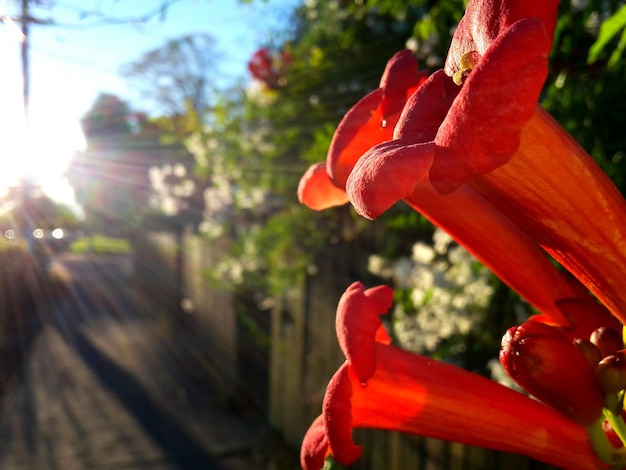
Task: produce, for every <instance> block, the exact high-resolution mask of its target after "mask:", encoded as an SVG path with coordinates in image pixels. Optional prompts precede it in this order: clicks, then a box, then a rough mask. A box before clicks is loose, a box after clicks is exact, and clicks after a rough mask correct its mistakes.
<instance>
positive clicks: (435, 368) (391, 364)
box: [301, 283, 600, 469]
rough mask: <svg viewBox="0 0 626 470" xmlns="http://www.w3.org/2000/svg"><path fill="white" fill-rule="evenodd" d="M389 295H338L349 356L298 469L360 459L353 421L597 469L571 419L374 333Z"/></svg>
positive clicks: (353, 290) (340, 331)
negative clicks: (326, 461) (385, 341)
mask: <svg viewBox="0 0 626 470" xmlns="http://www.w3.org/2000/svg"><path fill="white" fill-rule="evenodd" d="M391 299H392V291H391V289H389V288H387V287H384V286H380V287H377V288H374V289H368V290H366V289H364V287H363V286H362V285H361V284H360V283H355V284H353V285H352V286H351V287H350V288H349V289H348V290H347V291H346V293H345V294H344V295H343V297H342V299H341V300H340V303H339V306H338V310H337V335H338V336H339V338H340V344H341V347H342V349H343V351H344V353H345V354H346V357H347V361H346V363H344V364H343V365H342V366H341V367H340V368H339V370H338V371H337V373H336V374H335V375H334V376H333V378H332V379H331V381H330V384H329V385H328V388H327V390H326V396H325V398H324V404H323V407H322V410H323V411H322V415H321V416H320V417H319V418H318V419H317V420H316V421H315V422H314V423H313V425H312V426H311V428H310V429H309V431H308V432H307V434H306V436H305V438H304V441H303V444H302V451H301V464H302V467H303V468H304V469H319V468H321V467H322V465H323V462H324V458H325V457H326V455H327V454H328V453H329V452H330V453H332V455H333V457H334V458H335V459H336V460H337V461H338V462H339V463H341V464H343V465H349V464H351V463H353V462H354V461H355V460H357V459H358V458H359V457H360V455H361V448H360V447H359V446H357V445H356V444H355V443H354V442H353V440H352V429H353V428H357V427H373V428H378V429H389V430H399V431H403V432H407V433H413V434H418V435H422V436H430V437H435V438H441V439H448V440H455V441H458V442H462V443H466V444H470V445H478V446H483V447H489V448H492V449H498V450H503V451H509V452H518V453H524V454H527V455H529V456H531V457H533V458H536V459H539V460H542V461H545V462H548V463H550V464H553V465H557V466H559V467H563V468H568V469H594V468H599V465H600V462H599V460H598V458H597V457H596V454H595V452H594V450H593V448H592V446H591V444H590V442H589V439H588V437H587V433H586V431H585V428H584V427H583V426H582V425H581V424H579V423H578V422H576V421H574V420H572V419H569V418H567V417H566V416H565V415H563V414H561V413H559V412H558V411H556V410H555V409H553V408H550V407H548V406H545V405H543V404H541V403H539V402H537V401H535V400H533V399H531V398H528V397H527V396H525V395H523V394H521V393H518V392H515V391H513V390H510V389H507V388H505V387H503V386H501V385H499V384H497V383H495V382H492V381H490V380H488V379H485V378H484V377H480V376H478V375H476V374H472V373H470V372H467V371H464V370H462V369H460V368H458V367H454V366H451V365H449V364H444V363H441V362H437V361H434V360H432V359H429V358H426V357H423V356H419V355H417V354H413V353H410V352H407V351H403V350H401V349H398V348H396V347H393V346H389V345H387V344H383V343H381V342H378V341H376V340H375V338H376V332H377V331H379V330H380V328H382V327H381V322H380V319H379V316H380V315H381V314H384V313H386V310H387V308H388V306H389V305H390V304H391ZM547 328H549V327H547ZM596 411H597V410H596ZM504 429H505V430H506V432H503V430H504Z"/></svg>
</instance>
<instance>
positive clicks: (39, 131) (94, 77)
mask: <svg viewBox="0 0 626 470" xmlns="http://www.w3.org/2000/svg"><path fill="white" fill-rule="evenodd" d="M20 3H21V2H18V1H16V0H0V15H3V14H9V15H10V14H17V13H18V5H19V4H20ZM47 3H48V4H52V6H51V7H47V8H35V9H33V13H34V14H35V15H36V16H39V17H43V18H54V20H55V21H56V22H58V23H60V24H63V25H67V26H58V27H57V26H36V25H35V26H32V28H31V33H30V45H31V56H30V62H31V65H30V66H31V99H30V116H29V126H28V131H27V133H26V134H25V131H24V129H25V123H24V119H23V114H22V106H21V65H20V52H19V51H20V44H19V38H18V35H17V34H15V32H14V31H12V30H11V27H10V25H6V24H3V23H0V61H1V63H2V73H1V74H0V103H2V105H1V106H0V133H2V135H3V136H5V138H4V139H3V141H4V143H2V144H1V145H0V159H1V160H0V161H1V162H2V167H0V194H1V193H2V192H4V190H5V188H6V186H7V185H10V184H12V183H14V182H15V181H16V180H17V179H18V178H19V176H20V175H21V174H25V173H26V174H30V175H31V176H32V177H34V178H35V179H36V180H37V181H38V182H39V183H40V184H42V186H43V187H44V190H45V191H46V193H47V194H48V195H49V196H51V197H53V198H55V199H57V200H59V201H61V202H67V203H70V202H71V201H72V193H71V190H70V188H69V187H68V186H67V184H66V182H65V181H64V179H63V177H62V174H63V171H64V169H65V167H66V165H67V162H68V161H69V159H70V158H71V156H72V153H73V151H74V149H77V148H80V147H81V146H82V145H84V141H83V138H82V133H81V130H80V124H79V120H80V118H81V116H82V115H83V114H84V113H85V112H86V111H87V110H88V109H89V108H90V106H91V104H92V102H93V100H94V99H95V97H96V96H97V95H98V93H100V92H108V93H115V94H117V95H119V96H120V97H121V98H123V99H125V100H127V101H129V102H130V104H131V105H134V106H136V107H138V108H142V107H145V104H142V102H141V100H140V98H139V96H138V95H137V93H136V92H134V91H133V90H132V89H131V88H130V87H129V84H128V83H127V81H126V80H125V79H124V78H122V77H121V76H120V75H119V69H120V67H121V66H122V65H123V64H125V63H128V62H130V61H133V60H135V59H137V58H138V57H140V56H141V54H142V53H143V52H145V51H148V50H150V49H153V48H155V47H159V46H160V45H162V44H164V43H165V42H166V41H167V40H168V39H171V38H175V37H178V36H182V35H184V34H189V33H193V32H208V33H209V34H211V35H212V36H213V37H214V38H215V39H216V40H217V51H218V52H219V53H220V56H221V57H223V61H222V63H223V65H222V67H221V69H220V70H222V71H223V75H224V76H225V77H226V78H229V77H230V78H237V77H242V76H245V75H246V63H247V60H248V59H249V57H250V56H251V54H252V52H254V50H256V49H257V48H258V47H259V46H260V45H262V44H263V42H265V41H266V40H267V38H268V37H269V36H268V35H269V33H270V32H271V31H273V30H277V29H278V28H279V27H281V26H285V25H286V23H285V22H286V19H287V18H288V16H287V15H288V13H289V11H291V10H292V9H293V7H294V6H295V5H297V4H299V3H301V1H300V0H265V1H264V0H254V1H253V2H251V3H241V2H239V1H238V0H179V1H178V2H177V3H174V4H173V5H172V6H171V7H170V8H169V9H168V11H167V15H166V17H165V19H164V20H163V21H161V20H160V19H159V17H158V15H157V17H155V18H153V19H152V20H151V21H149V22H148V23H146V24H117V25H106V26H95V25H94V24H95V23H97V22H99V18H98V16H97V15H96V14H95V13H96V12H101V13H103V14H105V15H106V16H108V17H123V18H127V17H136V16H141V15H145V14H146V13H148V12H152V11H154V10H156V9H157V8H158V6H159V5H160V3H161V1H160V0H54V1H48V2H47ZM85 12H87V13H90V14H88V15H87V16H85V15H84V14H83V13H85ZM92 12H93V13H92ZM70 25H76V26H70ZM145 110H146V111H150V110H149V109H145Z"/></svg>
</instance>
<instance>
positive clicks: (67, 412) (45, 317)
mask: <svg viewBox="0 0 626 470" xmlns="http://www.w3.org/2000/svg"><path fill="white" fill-rule="evenodd" d="M56 262H57V264H56V266H55V268H54V269H55V270H58V272H61V273H62V275H63V276H65V277H66V278H67V280H68V284H69V289H68V290H67V291H66V292H65V293H64V294H62V295H58V296H57V299H56V300H55V301H54V302H52V303H49V304H48V306H47V308H44V309H42V312H40V314H41V316H42V318H41V327H40V328H39V329H38V332H37V334H36V335H34V339H33V341H32V344H31V345H30V348H29V352H28V354H26V355H25V358H24V360H23V361H21V363H20V364H19V367H18V370H17V372H16V374H15V375H14V377H12V378H11V382H10V383H9V384H8V386H7V387H6V391H5V393H4V395H3V397H2V402H1V403H0V412H1V415H0V469H3V470H4V469H9V470H13V469H15V470H18V469H19V470H21V469H24V470H26V469H28V470H30V469H33V470H46V469H51V470H52V469H59V470H72V469H159V470H161V469H163V470H165V469H217V470H221V469H224V470H231V469H232V470H234V469H242V470H243V469H245V470H248V469H270V468H271V469H292V468H296V467H297V465H296V462H295V461H294V460H293V456H292V455H291V454H289V455H288V456H287V454H284V453H283V452H282V450H280V449H278V450H277V447H276V446H274V445H272V444H273V443H274V442H275V440H273V439H272V437H271V434H270V432H269V431H268V430H267V428H266V427H265V426H264V425H263V424H262V422H261V421H259V420H257V419H255V418H254V417H253V416H244V415H241V414H238V413H236V412H235V411H233V410H232V409H229V408H228V407H227V406H226V403H225V402H224V400H221V399H220V397H219V395H218V394H217V393H216V392H215V389H214V387H213V386H212V379H211V378H210V376H209V375H208V374H207V373H206V372H205V369H204V368H203V367H202V363H201V361H200V359H197V357H201V356H202V355H201V354H194V356H196V357H195V358H194V357H191V355H190V354H189V348H190V345H191V344H193V343H192V342H190V340H189V339H188V338H185V337H184V335H182V334H181V333H180V331H174V329H173V328H172V325H171V322H170V321H168V318H167V312H159V309H158V308H155V307H154V305H152V304H151V303H150V299H149V295H148V296H147V295H145V294H140V293H138V292H137V290H136V289H134V288H133V282H132V279H131V277H130V276H129V273H130V269H129V264H128V260H127V259H125V258H111V257H108V258H104V257H103V258H97V259H88V258H86V257H83V256H75V255H65V256H61V257H60V258H58V259H57V261H56ZM183 346H184V347H183ZM194 347H197V346H194ZM184 348H187V349H184Z"/></svg>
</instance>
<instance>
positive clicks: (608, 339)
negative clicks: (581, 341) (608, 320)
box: [590, 326, 624, 357]
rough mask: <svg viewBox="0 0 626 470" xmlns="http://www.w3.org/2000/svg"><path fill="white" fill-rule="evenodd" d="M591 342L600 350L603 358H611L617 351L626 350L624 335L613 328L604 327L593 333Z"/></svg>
mask: <svg viewBox="0 0 626 470" xmlns="http://www.w3.org/2000/svg"><path fill="white" fill-rule="evenodd" d="M590 339H591V342H592V343H593V344H595V345H596V347H597V348H598V349H599V350H600V354H602V357H606V356H610V355H611V354H613V353H614V352H615V351H619V350H620V349H624V342H623V341H622V335H621V334H620V333H618V332H617V331H615V330H614V329H613V328H607V327H606V326H602V327H600V328H598V329H597V330H595V331H594V332H593V333H591V338H590Z"/></svg>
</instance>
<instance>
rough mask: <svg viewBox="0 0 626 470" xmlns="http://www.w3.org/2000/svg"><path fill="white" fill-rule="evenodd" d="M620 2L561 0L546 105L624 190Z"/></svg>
mask: <svg viewBox="0 0 626 470" xmlns="http://www.w3.org/2000/svg"><path fill="white" fill-rule="evenodd" d="M576 5H577V4H576ZM621 5H622V2H618V1H603V0H592V1H589V2H587V3H586V4H584V8H583V7H580V6H575V4H574V2H570V1H563V2H561V4H560V10H559V20H558V23H557V29H556V33H555V42H554V46H553V49H552V54H551V57H550V75H549V77H548V80H547V84H546V87H545V90H544V98H543V101H542V104H543V106H544V107H545V108H546V109H547V110H548V111H549V112H550V114H552V116H554V117H555V118H556V120H557V121H559V123H561V125H563V126H564V127H565V129H566V130H567V131H568V132H569V133H570V134H572V135H573V136H574V137H575V138H576V140H577V141H578V142H579V143H580V144H581V145H582V146H583V147H584V148H585V149H586V150H587V151H588V152H589V153H590V154H591V155H592V156H593V157H594V158H595V159H596V161H597V162H598V164H599V165H600V166H601V167H602V169H603V170H604V171H605V172H606V173H607V174H608V175H609V176H610V177H611V178H612V179H613V181H614V182H615V183H616V185H617V186H618V188H619V189H620V190H621V191H622V192H624V191H625V190H626V160H625V159H624V156H626V155H625V152H626V134H624V132H623V129H625V128H626V113H624V112H623V111H624V106H623V103H625V102H626V87H624V77H625V76H626V63H625V62H626V61H624V60H615V53H616V51H618V50H619V49H620V47H622V46H620V45H619V43H621V42H623V37H622V39H620V38H618V37H617V36H618V34H617V31H616V29H617V28H619V22H621V21H622V20H621V18H622V15H623V13H622V11H623V6H621ZM603 19H604V21H603ZM607 22H608V23H609V26H608V27H607V26H605V25H606V23H607ZM612 51H613V52H612ZM619 54H621V55H623V54H622V53H619ZM590 58H593V60H592V61H591V62H590V60H589V59H590Z"/></svg>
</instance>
